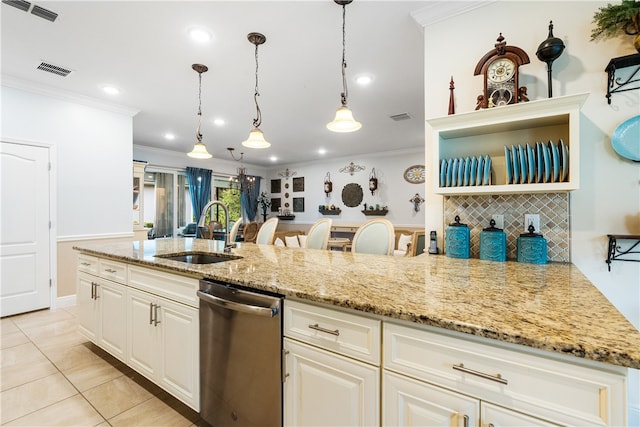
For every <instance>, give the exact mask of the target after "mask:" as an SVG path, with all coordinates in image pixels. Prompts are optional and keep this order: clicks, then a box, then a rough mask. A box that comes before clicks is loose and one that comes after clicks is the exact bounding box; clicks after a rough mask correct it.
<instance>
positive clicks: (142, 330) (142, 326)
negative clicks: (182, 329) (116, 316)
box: [127, 289, 158, 381]
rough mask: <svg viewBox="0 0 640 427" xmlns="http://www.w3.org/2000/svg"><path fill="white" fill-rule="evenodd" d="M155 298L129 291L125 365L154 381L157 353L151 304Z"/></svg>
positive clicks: (155, 330) (155, 329)
mask: <svg viewBox="0 0 640 427" xmlns="http://www.w3.org/2000/svg"><path fill="white" fill-rule="evenodd" d="M155 302H156V298H155V297H152V296H151V295H149V294H147V293H144V292H139V291H136V290H134V289H129V292H128V296H127V316H128V319H129V328H128V331H127V363H128V364H129V366H131V367H132V368H133V369H135V370H136V371H138V372H140V373H141V374H142V375H144V376H146V377H147V378H149V379H150V380H152V381H155V379H156V376H157V366H158V363H157V362H156V359H157V358H158V352H157V347H156V341H157V330H158V328H156V327H155V326H154V325H153V322H152V316H153V304H155Z"/></svg>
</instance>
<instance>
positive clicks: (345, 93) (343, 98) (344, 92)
mask: <svg viewBox="0 0 640 427" xmlns="http://www.w3.org/2000/svg"><path fill="white" fill-rule="evenodd" d="M346 15H347V5H346V4H343V5H342V93H341V94H340V101H341V102H342V106H343V107H346V106H347V97H348V91H347V76H346V70H347V61H346V59H345V57H346V54H347V48H346V42H345V39H346V24H345V22H346Z"/></svg>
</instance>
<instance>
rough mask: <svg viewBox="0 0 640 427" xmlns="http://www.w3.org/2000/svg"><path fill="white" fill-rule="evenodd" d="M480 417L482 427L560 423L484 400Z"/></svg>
mask: <svg viewBox="0 0 640 427" xmlns="http://www.w3.org/2000/svg"><path fill="white" fill-rule="evenodd" d="M480 418H481V419H482V424H481V425H482V427H507V426H528V427H538V426H541V427H544V426H547V427H549V426H558V425H559V424H553V423H549V422H546V421H543V420H540V419H538V418H534V417H530V416H528V415H525V414H521V413H519V412H515V411H512V410H510V409H507V408H503V407H500V406H496V405H492V404H491V403H486V402H482V403H481V405H480Z"/></svg>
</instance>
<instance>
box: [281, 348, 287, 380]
mask: <svg viewBox="0 0 640 427" xmlns="http://www.w3.org/2000/svg"><path fill="white" fill-rule="evenodd" d="M288 354H289V350H287V349H284V348H283V349H282V382H283V383H284V382H285V381H286V380H287V377H288V376H289V373H288V372H287V355H288Z"/></svg>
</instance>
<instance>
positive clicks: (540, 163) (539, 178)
mask: <svg viewBox="0 0 640 427" xmlns="http://www.w3.org/2000/svg"><path fill="white" fill-rule="evenodd" d="M536 166H537V170H536V182H544V159H543V158H542V142H540V141H538V142H536Z"/></svg>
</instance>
